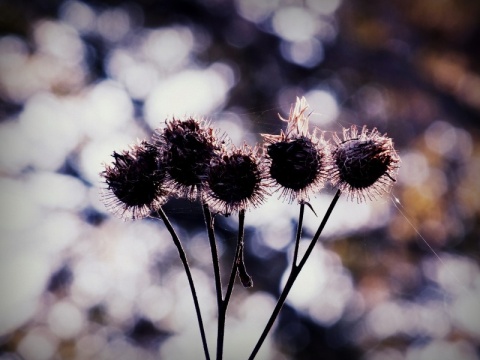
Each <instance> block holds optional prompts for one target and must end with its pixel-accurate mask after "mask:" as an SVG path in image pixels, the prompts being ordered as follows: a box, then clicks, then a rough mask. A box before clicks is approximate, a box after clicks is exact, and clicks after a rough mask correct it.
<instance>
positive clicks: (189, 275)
mask: <svg viewBox="0 0 480 360" xmlns="http://www.w3.org/2000/svg"><path fill="white" fill-rule="evenodd" d="M157 214H158V215H159V216H160V218H161V219H162V220H163V223H164V224H165V226H166V228H167V230H168V232H169V233H170V235H171V237H172V240H173V243H174V244H175V246H176V247H177V251H178V255H179V256H180V260H181V261H182V264H183V267H184V269H185V274H186V275H187V279H188V284H189V285H190V291H191V292H192V298H193V303H194V305H195V312H196V313H197V320H198V327H199V328H200V336H201V337H202V344H203V351H204V352H205V359H206V360H210V354H209V351H208V344H207V338H206V336H205V329H204V327H203V320H202V313H201V311H200V304H199V302H198V297H197V291H196V290H195V284H194V282H193V277H192V273H191V271H190V266H189V265H188V260H187V255H186V254H185V250H184V249H183V246H182V243H181V242H180V239H179V237H178V235H177V233H176V232H175V229H174V228H173V226H172V224H171V222H170V220H168V217H167V215H166V214H165V212H164V211H163V209H162V208H161V207H160V208H159V209H158V210H157Z"/></svg>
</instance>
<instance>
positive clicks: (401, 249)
mask: <svg viewBox="0 0 480 360" xmlns="http://www.w3.org/2000/svg"><path fill="white" fill-rule="evenodd" d="M479 19H480V2H478V1H471V0H442V1H439V0H421V1H414V0H393V1H380V0H373V1H371V0H368V1H367V0H364V1H360V0H356V1H354V0H304V1H300V0H235V1H233V0H232V1H227V0H197V1H194V0H191V1H186V0H184V1H177V0H158V1H155V0H142V1H136V2H135V1H106V2H102V1H80V0H48V1H43V0H29V1H27V0H24V1H11V0H2V1H0V98H1V99H0V101H1V102H0V225H1V230H0V231H1V233H0V236H1V239H0V359H1V360H7V359H8V360H13V359H28V360H30V359H34V360H43V359H45V360H47V359H125V360H130V359H158V358H160V359H200V358H202V354H203V352H202V347H201V341H200V336H199V333H198V327H197V323H196V318H195V313H194V308H193V302H192V300H191V297H190V292H189V290H188V286H187V280H186V277H185V274H184V273H183V270H182V267H181V263H180V261H179V259H178V255H177V253H176V250H175V248H174V246H173V244H172V241H171V240H170V238H169V235H168V233H167V232H166V230H165V228H164V226H163V224H162V223H161V222H160V221H158V220H155V219H145V220H141V221H136V222H123V221H121V220H119V219H116V218H114V217H112V216H111V215H110V214H109V213H108V212H107V211H106V209H105V207H104V205H103V204H102V203H101V201H100V199H99V195H98V194H99V191H98V189H99V187H100V186H101V179H100V177H99V175H98V174H99V172H100V171H102V163H103V162H110V161H111V157H110V155H111V154H112V152H113V151H114V150H115V151H121V150H123V149H126V148H127V146H128V145H129V144H132V143H135V142H136V141H137V139H148V138H150V136H151V135H152V132H153V130H154V129H155V128H159V127H162V126H163V124H164V121H165V119H167V118H171V117H172V116H176V117H183V116H188V115H198V116H205V117H206V118H208V119H211V121H212V125H213V126H214V127H216V128H219V129H220V131H222V132H226V133H227V134H228V135H229V136H230V137H231V139H232V141H233V143H234V144H237V145H240V144H242V143H243V142H244V141H245V142H247V143H248V144H250V145H255V144H256V143H257V142H260V141H261V136H260V133H278V132H279V131H280V129H281V128H282V126H284V123H282V122H281V121H280V120H279V119H278V114H281V115H283V116H286V115H288V110H289V108H290V106H291V105H292V104H293V103H294V102H295V98H296V97H297V96H306V98H307V100H308V102H309V104H310V110H311V111H312V115H311V118H310V121H311V126H312V127H313V126H316V127H319V128H321V129H322V130H324V131H325V132H326V137H327V138H330V136H331V134H332V132H341V131H342V128H343V127H349V126H351V125H353V124H356V125H359V126H362V125H364V124H365V125H367V126H368V127H369V128H373V127H377V128H378V129H379V130H380V132H381V133H387V134H388V135H389V136H390V137H392V138H393V139H394V142H395V146H396V148H397V150H398V152H399V154H400V156H401V158H402V167H401V169H400V173H399V177H398V181H397V183H396V185H395V186H394V188H393V191H392V193H391V194H390V195H389V196H385V197H383V198H381V199H378V200H377V201H373V202H368V203H361V204H357V203H356V202H350V201H347V199H346V198H345V197H342V198H341V199H340V201H339V203H338V205H337V207H336V208H335V210H334V212H333V215H332V218H331V219H330V221H329V223H328V224H327V227H326V229H325V232H324V235H323V236H322V238H321V241H320V243H319V244H318V245H317V247H316V249H315V251H314V253H313V254H312V257H311V258H310V260H309V262H308V264H307V267H306V268H305V269H304V273H303V274H302V275H301V277H300V278H299V279H298V282H297V284H296V285H295V286H294V288H293V290H292V292H291V294H290V296H289V298H288V300H287V304H286V305H285V307H284V309H283V311H282V313H281V316H280V317H279V318H278V319H277V322H276V325H275V327H274V329H273V331H272V333H271V334H270V336H269V337H268V338H267V341H266V342H265V344H264V345H263V347H262V350H261V352H260V354H259V355H258V358H259V359H280V360H281V359H368V360H383V359H392V360H403V359H405V360H417V359H420V360H430V359H432V360H433V359H435V360H443V359H445V360H452V359H458V360H460V359H462V360H463V359H466V360H467V359H468V360H470V359H472V360H473V359H479V358H480V350H479V346H480V270H479V255H480V248H479V236H480V195H479V179H480V142H479V139H480V132H479V130H480V125H479V124H480V47H479V46H478V39H479V38H480V20H479ZM333 193H334V189H331V188H328V187H327V189H325V190H324V191H322V192H321V193H320V194H317V195H316V196H315V197H314V198H312V199H311V204H312V206H313V208H314V209H315V211H316V212H317V214H319V217H318V218H317V217H315V215H314V214H313V213H312V212H311V211H307V214H306V219H305V228H304V236H303V237H304V240H305V241H304V242H307V241H308V240H309V238H310V237H311V236H312V234H313V233H314V232H315V230H316V227H317V226H318V224H319V222H320V218H321V215H322V214H323V212H324V211H325V209H326V207H327V206H328V203H329V201H330V199H331V197H332V194H333ZM165 211H166V213H167V214H168V216H169V217H170V218H171V220H172V221H173V223H174V225H175V227H176V229H177V230H178V232H179V234H180V237H181V239H182V241H183V243H184V246H185V249H186V251H187V254H188V257H189V261H190V263H191V266H192V271H193V274H194V277H195V281H196V284H197V288H198V291H199V297H200V303H201V307H202V311H203V315H204V320H205V322H206V328H207V333H208V339H209V345H210V350H211V353H212V356H213V355H214V349H215V333H216V328H215V326H216V304H215V297H214V290H213V275H212V270H211V258H210V252H209V247H208V241H207V239H206V235H205V231H204V223H203V217H202V213H201V208H200V206H199V204H197V203H191V202H188V201H184V200H171V201H169V202H168V203H167V204H166V205H165ZM297 212H298V205H296V204H287V203H284V202H282V201H281V200H278V198H277V196H275V195H274V196H272V197H271V198H269V199H268V201H267V202H266V203H265V204H264V205H263V206H262V207H260V208H258V209H254V210H252V211H249V212H247V217H246V223H247V229H246V264H247V267H248V271H249V272H250V274H251V275H252V277H253V280H254V287H253V288H252V289H243V288H242V287H241V286H239V285H237V286H236V287H235V290H234V293H233V296H232V302H231V307H230V308H229V312H228V320H227V330H226V345H225V347H226V348H225V358H226V359H232V360H234V359H246V358H247V357H248V355H249V354H250V352H251V350H252V349H253V347H254V344H255V342H256V339H257V338H258V336H259V335H260V333H261V331H262V329H263V327H264V325H265V323H266V321H267V318H268V315H269V313H270V312H271V310H272V309H273V306H274V303H275V300H276V298H277V296H278V294H279V291H280V287H281V284H282V281H283V280H282V279H283V278H284V276H285V275H284V274H286V273H287V272H288V270H289V267H288V266H289V261H290V256H291V252H292V240H293V237H294V232H295V224H296V221H297V220H296V219H297ZM216 225H217V238H218V247H219V250H220V253H221V255H222V263H221V266H222V273H223V275H226V274H228V272H229V269H230V261H231V256H232V252H233V248H234V245H235V239H236V226H237V219H236V217H235V216H232V217H229V218H221V217H219V218H217V222H216Z"/></svg>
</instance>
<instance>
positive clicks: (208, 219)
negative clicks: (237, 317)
mask: <svg viewBox="0 0 480 360" xmlns="http://www.w3.org/2000/svg"><path fill="white" fill-rule="evenodd" d="M203 214H204V217H205V225H206V226H207V233H208V240H209V242H210V251H211V253H212V262H213V274H214V277H215V290H216V293H217V310H218V326H217V356H216V359H217V360H221V359H222V353H223V334H224V332H225V315H224V312H223V311H222V309H223V294H222V292H223V291H222V281H221V275H220V263H219V259H218V251H217V243H216V241H215V231H214V223H213V222H214V218H213V217H212V213H211V212H210V209H209V207H208V204H206V203H204V204H203ZM222 314H223V315H222Z"/></svg>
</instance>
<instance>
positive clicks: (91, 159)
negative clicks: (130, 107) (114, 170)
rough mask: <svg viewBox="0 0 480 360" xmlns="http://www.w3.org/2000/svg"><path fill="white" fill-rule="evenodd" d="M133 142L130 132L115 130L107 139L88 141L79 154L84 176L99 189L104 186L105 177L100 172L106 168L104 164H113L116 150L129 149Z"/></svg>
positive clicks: (79, 163)
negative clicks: (113, 155)
mask: <svg viewBox="0 0 480 360" xmlns="http://www.w3.org/2000/svg"><path fill="white" fill-rule="evenodd" d="M131 143H132V138H131V135H130V134H128V133H127V134H125V133H119V132H113V133H111V134H109V137H108V138H106V139H98V140H93V141H91V142H89V143H87V144H86V145H85V146H84V147H83V148H82V149H81V152H80V154H79V159H78V166H79V170H80V172H81V175H82V177H83V178H84V179H85V180H87V181H89V182H90V183H91V184H93V186H95V188H96V189H97V195H98V190H99V189H100V187H101V186H103V183H104V179H103V178H102V177H101V176H100V173H101V172H102V171H104V170H105V166H104V164H111V163H112V161H113V157H112V156H111V155H112V154H113V152H114V151H117V152H121V151H123V150H128V149H129V147H128V145H129V144H131Z"/></svg>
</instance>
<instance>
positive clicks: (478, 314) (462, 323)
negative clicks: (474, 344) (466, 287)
mask: <svg viewBox="0 0 480 360" xmlns="http://www.w3.org/2000/svg"><path fill="white" fill-rule="evenodd" d="M479 304H480V289H476V291H469V292H468V293H462V294H460V295H459V296H458V298H457V299H456V300H455V302H454V303H453V305H452V317H453V320H454V323H455V324H456V325H457V326H458V327H460V328H461V329H463V330H464V331H466V332H468V333H469V335H470V336H472V337H473V338H475V339H477V340H480V306H479Z"/></svg>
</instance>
